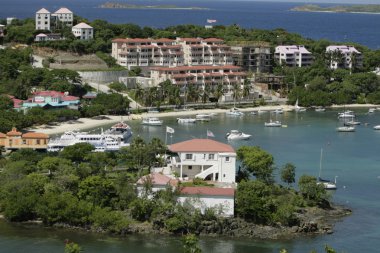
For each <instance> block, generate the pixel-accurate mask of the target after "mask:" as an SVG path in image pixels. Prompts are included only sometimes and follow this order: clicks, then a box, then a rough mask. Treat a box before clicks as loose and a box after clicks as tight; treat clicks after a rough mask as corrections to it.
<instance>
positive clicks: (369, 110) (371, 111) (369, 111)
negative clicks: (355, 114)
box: [368, 108, 376, 113]
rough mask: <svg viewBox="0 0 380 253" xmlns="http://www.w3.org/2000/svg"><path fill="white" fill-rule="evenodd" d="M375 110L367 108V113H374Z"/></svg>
mask: <svg viewBox="0 0 380 253" xmlns="http://www.w3.org/2000/svg"><path fill="white" fill-rule="evenodd" d="M375 111H376V108H369V109H368V113H374V112H375Z"/></svg>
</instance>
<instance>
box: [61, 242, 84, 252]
mask: <svg viewBox="0 0 380 253" xmlns="http://www.w3.org/2000/svg"><path fill="white" fill-rule="evenodd" d="M80 252H83V250H82V248H81V247H80V246H79V245H78V244H76V243H74V242H67V243H66V244H65V253H80Z"/></svg>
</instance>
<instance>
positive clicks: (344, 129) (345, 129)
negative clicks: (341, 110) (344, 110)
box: [336, 126, 356, 132]
mask: <svg viewBox="0 0 380 253" xmlns="http://www.w3.org/2000/svg"><path fill="white" fill-rule="evenodd" d="M336 131H338V132H355V131H356V129H355V127H354V126H341V127H337V128H336Z"/></svg>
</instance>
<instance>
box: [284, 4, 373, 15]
mask: <svg viewBox="0 0 380 253" xmlns="http://www.w3.org/2000/svg"><path fill="white" fill-rule="evenodd" d="M291 10H292V11H308V12H350V13H380V5H379V4H360V5H337V6H328V7H321V6H319V5H315V4H307V5H302V6H297V7H294V8H293V9H291Z"/></svg>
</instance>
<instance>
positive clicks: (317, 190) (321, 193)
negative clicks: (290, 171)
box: [298, 175, 327, 205]
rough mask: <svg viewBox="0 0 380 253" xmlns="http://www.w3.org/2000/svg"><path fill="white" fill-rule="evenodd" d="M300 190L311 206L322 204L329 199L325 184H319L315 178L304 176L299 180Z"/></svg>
mask: <svg viewBox="0 0 380 253" xmlns="http://www.w3.org/2000/svg"><path fill="white" fill-rule="evenodd" d="M298 188H299V190H300V193H301V194H302V195H303V196H304V198H305V199H306V200H307V201H308V203H309V204H310V205H316V204H320V203H321V202H322V201H323V200H325V199H327V194H326V190H325V188H324V187H323V184H318V183H317V179H316V178H315V177H312V176H307V175H302V176H301V177H300V179H299V180H298Z"/></svg>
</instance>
